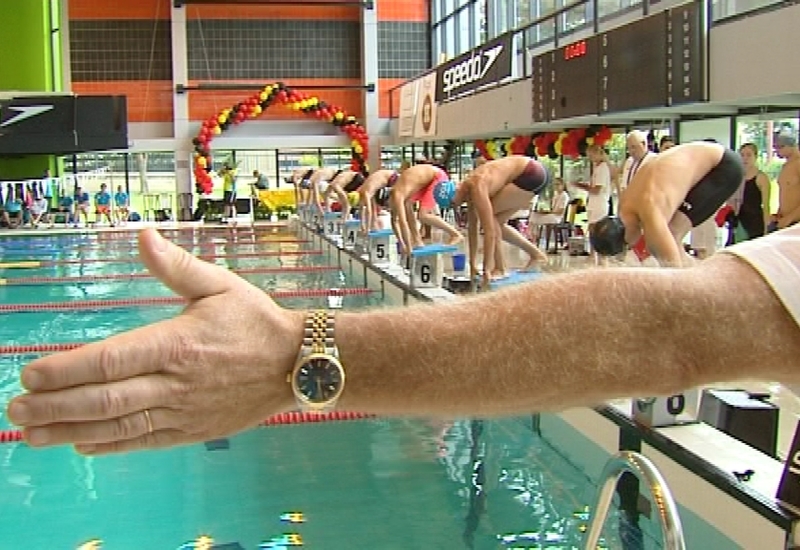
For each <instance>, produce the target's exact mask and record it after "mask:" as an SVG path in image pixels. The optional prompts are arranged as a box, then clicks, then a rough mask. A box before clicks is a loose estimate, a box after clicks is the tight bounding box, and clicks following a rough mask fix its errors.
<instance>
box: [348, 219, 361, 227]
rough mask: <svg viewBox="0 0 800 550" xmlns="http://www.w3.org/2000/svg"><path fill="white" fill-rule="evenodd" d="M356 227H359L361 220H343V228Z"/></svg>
mask: <svg viewBox="0 0 800 550" xmlns="http://www.w3.org/2000/svg"><path fill="white" fill-rule="evenodd" d="M356 225H361V220H345V222H344V226H345V227H353V226H356Z"/></svg>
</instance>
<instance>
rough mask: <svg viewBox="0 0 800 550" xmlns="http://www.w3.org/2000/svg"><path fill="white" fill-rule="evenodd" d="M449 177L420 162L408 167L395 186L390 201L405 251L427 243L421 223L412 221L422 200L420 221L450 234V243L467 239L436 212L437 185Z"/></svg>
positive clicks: (398, 234) (395, 224)
mask: <svg viewBox="0 0 800 550" xmlns="http://www.w3.org/2000/svg"><path fill="white" fill-rule="evenodd" d="M449 180H450V176H448V175H447V172H445V171H444V170H442V169H441V168H440V167H438V166H435V165H433V164H416V165H414V166H411V167H409V168H407V169H406V170H404V171H403V172H402V173H401V174H400V177H399V178H397V182H396V183H395V184H394V185H393V186H392V194H391V197H390V198H389V204H390V207H391V210H392V228H393V229H394V232H395V236H396V237H397V240H398V242H399V243H400V250H401V253H403V254H407V253H408V252H410V251H411V250H413V249H415V248H420V247H422V246H424V245H425V243H424V242H423V241H422V236H421V235H420V232H419V224H417V223H411V222H410V221H409V220H411V219H412V218H413V216H414V210H413V207H414V203H419V212H418V214H417V219H418V221H419V222H420V224H422V225H429V226H431V227H435V228H437V229H441V230H442V231H444V232H445V233H447V234H448V235H449V238H448V240H447V244H449V245H454V244H457V243H459V242H460V241H462V240H464V237H463V236H462V235H461V233H460V232H459V231H458V229H456V228H455V227H453V226H452V225H450V224H449V223H447V222H446V221H444V220H443V219H442V218H441V216H439V215H438V214H437V213H436V206H437V199H436V197H435V196H434V191H435V189H436V186H437V184H439V183H442V182H446V181H449ZM444 189H445V190H446V189H447V187H445V188H444ZM448 206H449V205H448Z"/></svg>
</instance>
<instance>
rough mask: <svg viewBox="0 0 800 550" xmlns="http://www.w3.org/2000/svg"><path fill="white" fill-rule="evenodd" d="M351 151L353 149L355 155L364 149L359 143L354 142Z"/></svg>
mask: <svg viewBox="0 0 800 550" xmlns="http://www.w3.org/2000/svg"><path fill="white" fill-rule="evenodd" d="M353 151H355V152H356V154H357V155H360V154H361V153H363V152H364V149H362V148H361V145H358V144H356V146H355V147H353Z"/></svg>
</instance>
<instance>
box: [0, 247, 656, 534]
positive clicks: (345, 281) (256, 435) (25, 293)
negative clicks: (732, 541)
mask: <svg viewBox="0 0 800 550" xmlns="http://www.w3.org/2000/svg"><path fill="white" fill-rule="evenodd" d="M167 237H169V238H171V239H173V240H174V241H176V242H178V243H179V244H181V245H182V246H184V247H186V248H187V249H188V250H191V251H192V252H193V253H194V254H198V255H200V254H202V255H208V254H216V255H218V256H227V257H225V258H222V257H220V258H217V259H214V260H211V261H214V262H215V263H218V264H220V265H224V266H226V267H228V268H229V269H247V268H254V267H262V268H263V267H276V268H279V267H294V268H295V269H299V268H305V269H307V271H297V270H295V271H291V272H284V273H266V274H263V273H260V274H249V275H245V278H246V279H247V280H249V281H250V282H252V283H253V284H255V285H256V286H258V287H260V288H263V289H264V290H266V291H269V292H275V291H294V290H308V289H333V288H363V287H364V281H363V279H360V278H359V277H360V273H359V272H360V270H358V269H356V270H353V272H352V273H351V272H349V271H342V270H339V269H338V268H337V269H326V270H321V269H320V268H323V267H325V266H329V267H330V266H331V263H332V262H334V261H335V258H334V257H329V256H328V255H327V254H313V253H311V252H315V250H314V246H313V245H312V244H310V243H305V242H285V241H287V240H293V239H294V240H296V236H295V235H293V234H291V233H288V232H257V233H256V234H254V235H249V236H246V235H245V232H241V233H239V234H238V236H237V238H236V242H232V236H231V235H226V234H225V233H220V232H216V233H201V232H195V233H192V232H181V233H174V234H169V235H167ZM228 239H231V240H228ZM276 240H281V242H276ZM277 252H281V253H282V254H284V255H280V256H278V255H275V253H277ZM247 254H249V255H250V257H232V256H234V255H239V256H246V255H247ZM256 254H262V256H261V257H252V256H254V255H256ZM266 254H271V255H269V256H267V255H266ZM287 254H291V255H287ZM135 255H136V251H135V241H134V237H133V234H132V233H128V234H117V236H115V237H113V238H112V237H111V236H109V235H88V234H87V235H79V236H71V237H67V236H51V237H44V236H38V235H37V236H35V237H34V236H29V237H19V238H4V239H0V266H2V265H3V264H8V263H9V262H20V261H40V262H43V265H41V266H39V267H33V268H26V269H0V271H2V273H0V277H3V278H5V279H7V280H8V281H6V282H7V283H13V282H14V281H12V280H13V279H18V280H17V281H16V282H18V283H19V282H22V283H25V280H24V279H28V280H29V281H31V283H30V284H28V283H25V284H22V285H15V284H6V286H2V287H0V304H23V305H30V304H40V303H43V302H73V305H75V306H76V307H82V308H84V309H80V310H65V311H55V312H51V311H26V312H23V313H3V312H0V317H1V319H0V345H3V346H9V345H12V344H43V343H65V342H86V341H93V340H98V339H102V338H106V337H108V336H111V335H113V334H116V333H119V332H122V331H125V330H129V329H132V328H135V327H138V326H142V325H144V324H148V323H152V322H155V321H159V320H162V319H167V318H169V317H172V316H174V315H176V314H178V313H179V311H180V306H166V307H165V306H160V305H158V306H153V305H139V304H133V305H131V306H128V307H120V308H114V309H104V310H92V309H85V304H82V303H83V302H85V301H86V300H106V299H130V300H137V299H142V298H148V297H156V296H169V295H171V293H170V291H169V290H168V289H166V288H165V287H164V286H163V285H161V284H160V283H159V282H158V281H157V280H155V279H134V280H108V279H103V277H108V276H110V275H117V274H123V273H135V272H141V271H142V269H143V268H142V266H141V265H139V264H137V263H135V262H133V261H131V260H132V259H133V258H134V257H135ZM65 260H69V261H70V262H72V263H55V264H53V263H52V262H63V261H65ZM111 260H113V261H111ZM76 261H81V262H82V263H75V262H76ZM48 262H49V263H48ZM334 267H336V266H334ZM77 276H80V277H88V276H92V277H94V278H95V280H93V281H91V282H78V283H75V282H71V281H70V280H58V279H49V280H48V282H46V283H44V284H42V283H41V282H38V283H35V282H34V281H37V280H38V281H41V279H34V278H41V277H47V278H64V277H77ZM19 279H22V280H19ZM279 303H281V304H282V305H284V306H285V307H291V308H308V307H343V308H346V309H359V308H365V307H372V306H378V305H384V304H387V301H386V298H385V297H384V296H382V295H381V294H380V293H378V292H375V293H371V294H367V295H359V296H344V297H330V296H325V295H322V296H318V297H312V298H286V299H280V300H279ZM390 305H391V304H390ZM33 357H34V356H32V355H19V354H13V353H6V354H0V411H2V412H0V430H3V429H10V428H12V427H11V426H9V424H8V421H7V419H6V418H5V405H6V403H7V401H8V399H9V398H10V397H11V396H13V395H15V394H17V393H18V392H19V391H20V386H19V379H18V376H19V371H20V369H21V367H22V366H23V365H24V364H25V363H26V362H28V361H30V360H31V359H32V358H33ZM578 437H580V436H579V435H578ZM595 490H596V487H595V485H594V484H593V483H592V482H591V480H590V479H589V478H588V477H587V476H586V475H585V474H584V473H583V472H582V471H581V469H580V468H578V467H576V466H573V465H572V463H571V462H570V460H569V457H566V456H563V455H562V454H560V453H559V452H557V451H556V450H555V449H554V448H553V447H551V446H549V445H548V444H547V443H546V442H545V441H543V440H542V439H541V438H539V437H538V436H537V435H536V433H535V432H534V430H533V429H532V422H531V418H530V417H523V418H510V419H504V420H495V421H480V420H460V421H455V422H443V421H417V420H414V421H411V420H361V421H349V422H336V423H322V424H296V425H284V426H272V427H264V428H259V429H256V430H252V431H249V432H246V433H243V434H240V435H237V436H235V437H232V438H230V439H226V440H218V441H212V442H207V443H205V444H201V445H194V446H190V447H182V448H177V449H171V450H163V451H152V452H141V453H135V454H129V455H122V456H110V457H99V458H85V457H81V456H79V455H77V454H75V453H74V452H73V451H72V450H71V449H70V448H59V449H49V450H32V449H30V448H28V447H27V446H25V445H24V444H17V443H14V444H10V443H6V444H0V510H2V516H3V517H2V521H0V550H6V549H12V548H13V549H17V548H34V549H45V548H47V549H64V550H67V549H74V548H79V547H82V546H81V545H85V546H83V548H87V549H88V548H99V547H100V546H98V545H97V543H96V542H95V543H94V545H93V543H92V542H91V541H102V548H104V549H108V550H142V549H147V550H160V549H164V550H169V549H177V548H179V547H182V548H218V549H229V550H235V549H247V550H255V549H256V548H259V547H260V546H259V545H263V546H262V547H264V548H267V547H272V548H281V547H290V545H289V544H288V543H291V542H299V541H302V543H303V546H304V547H307V548H309V549H327V550H339V549H341V550H351V549H352V550H355V549H362V548H363V549H370V550H371V549H379V550H382V549H388V550H394V549H397V550H409V549H417V548H419V549H454V550H455V549H461V548H465V549H466V548H469V549H478V550H482V549H487V550H488V549H496V548H518V549H521V548H537V549H539V548H551V549H568V548H569V549H572V548H580V547H581V544H580V541H581V538H582V530H583V529H584V528H585V524H586V521H585V519H586V518H585V507H586V506H587V505H589V504H592V503H593V502H592V501H593V499H594V494H595ZM289 513H302V516H303V518H304V520H305V521H304V522H303V523H298V524H291V523H287V522H285V521H282V520H281V517H282V515H285V514H289ZM294 517H299V516H294ZM284 519H285V518H284ZM617 525H618V522H617V518H616V517H613V516H612V517H610V518H609V520H608V522H607V526H608V527H607V529H606V535H607V537H606V538H605V539H604V541H603V546H602V547H604V548H622V547H623V540H622V538H624V537H621V536H620V534H619V532H618V529H617ZM290 535H291V536H290ZM203 536H208V537H210V538H211V539H213V545H210V544H208V545H205V546H204V545H203V544H202V542H197V541H198V538H199V537H203ZM298 537H299V538H298ZM269 541H273V542H271V543H270V542H269ZM87 543H88V544H87ZM646 546H647V547H648V548H654V547H657V545H656V544H655V542H653V541H650V540H648V541H647V544H646ZM625 547H626V548H630V545H628V544H625Z"/></svg>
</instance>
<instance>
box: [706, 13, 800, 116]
mask: <svg viewBox="0 0 800 550" xmlns="http://www.w3.org/2000/svg"><path fill="white" fill-rule="evenodd" d="M798 22H800V5H794V6H789V7H785V8H781V9H778V10H775V11H770V12H766V13H760V14H757V15H754V16H752V17H745V18H744V19H740V20H738V21H733V22H731V23H724V24H722V25H719V26H716V27H714V28H712V29H711V32H710V42H711V43H710V52H709V55H710V63H709V65H710V87H711V90H710V94H711V101H714V102H736V101H740V100H752V99H755V98H760V97H772V96H776V95H781V94H786V93H798V92H800V71H798V70H797V67H798V65H797V36H798Z"/></svg>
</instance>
